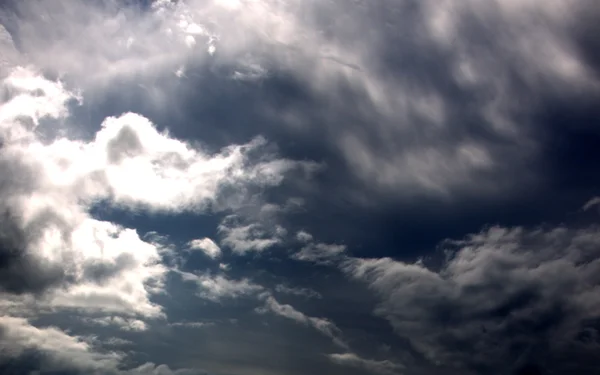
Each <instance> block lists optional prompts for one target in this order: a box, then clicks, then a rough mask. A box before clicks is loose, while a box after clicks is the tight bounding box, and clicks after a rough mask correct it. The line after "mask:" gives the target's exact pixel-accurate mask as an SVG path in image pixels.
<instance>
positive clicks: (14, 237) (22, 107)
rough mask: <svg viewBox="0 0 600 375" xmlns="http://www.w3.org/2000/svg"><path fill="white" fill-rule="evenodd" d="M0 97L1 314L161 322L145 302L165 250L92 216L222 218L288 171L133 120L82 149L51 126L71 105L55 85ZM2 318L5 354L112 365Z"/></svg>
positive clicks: (280, 164)
mask: <svg viewBox="0 0 600 375" xmlns="http://www.w3.org/2000/svg"><path fill="white" fill-rule="evenodd" d="M1 88H2V94H3V101H2V103H1V104H0V174H1V175H2V176H10V178H3V179H2V180H1V182H0V202H1V203H0V221H1V225H0V228H1V229H0V270H1V271H2V272H1V276H0V289H1V290H2V292H3V293H5V294H4V296H5V297H6V299H7V300H10V301H13V302H11V303H13V305H11V306H8V307H9V308H10V310H4V311H15V312H17V313H18V314H25V315H27V314H30V313H32V312H35V311H38V310H39V309H41V310H40V311H45V310H48V309H49V310H56V309H75V310H78V311H84V312H93V313H96V314H97V313H102V314H108V316H106V317H103V318H93V319H91V320H90V319H88V320H87V322H88V323H92V324H96V325H101V326H109V325H115V326H117V327H120V328H121V329H123V330H129V331H143V330H145V329H146V328H147V325H146V323H145V322H144V321H142V320H139V319H134V318H127V317H123V316H139V317H143V318H159V317H162V316H164V311H163V307H162V306H161V305H159V304H157V303H155V302H153V300H152V296H153V295H155V294H156V293H162V292H163V291H164V280H165V275H166V273H167V271H168V268H167V267H166V266H165V265H164V264H163V263H162V261H163V256H164V255H165V254H166V253H169V252H170V251H171V249H170V248H163V244H162V242H161V241H160V238H159V237H157V236H154V237H156V241H154V240H152V238H154V237H152V236H151V239H142V238H141V237H140V236H139V234H138V233H137V232H136V230H134V229H129V228H124V227H122V226H120V225H117V224H115V223H113V222H110V221H104V220H101V219H98V218H95V217H94V216H92V214H90V210H91V209H92V208H93V207H95V206H103V205H107V206H117V207H121V208H124V209H130V210H145V211H146V212H155V211H160V212H168V213H173V212H185V211H190V212H198V211H202V210H207V209H213V210H218V209H225V208H227V207H229V206H228V203H227V202H231V201H235V202H241V201H243V199H244V196H245V195H246V194H247V192H248V190H247V189H246V187H249V186H257V187H260V186H262V187H265V186H274V185H277V184H279V183H280V182H281V180H282V174H284V173H285V172H286V171H287V170H290V169H292V168H295V167H296V164H295V163H294V162H292V161H288V160H282V159H276V158H274V157H273V156H271V155H269V154H262V155H259V154H260V153H257V152H258V151H259V149H260V148H261V147H263V146H264V145H265V141H264V140H263V139H260V138H257V139H255V140H253V141H251V142H250V143H248V144H246V145H240V146H231V147H227V148H225V149H223V150H221V152H220V153H217V154H214V155H209V154H206V153H204V152H203V151H202V150H200V149H198V148H194V147H192V146H191V145H189V144H187V143H186V142H182V141H179V140H176V139H174V138H171V137H170V136H169V135H168V134H167V133H166V132H159V131H158V130H157V129H156V128H155V126H154V125H153V124H152V123H151V122H150V121H149V120H148V119H146V118H145V117H143V116H140V115H137V114H134V113H127V114H124V115H122V116H119V117H109V118H107V119H106V120H105V121H104V122H103V123H102V126H101V128H100V129H99V130H98V132H97V133H96V134H95V135H94V136H93V137H92V138H91V139H89V140H82V139H71V138H68V137H66V136H64V135H61V133H60V128H55V127H56V126H60V125H59V122H60V121H63V120H65V119H66V118H68V116H69V106H70V105H71V104H72V103H73V102H76V101H77V100H78V97H77V96H76V95H75V94H74V93H72V92H70V91H68V90H67V89H66V87H65V86H64V84H63V83H61V82H59V81H52V80H49V79H47V78H44V77H43V76H42V75H40V74H39V73H37V72H36V71H34V70H31V69H29V68H16V69H15V70H14V72H13V73H11V74H10V75H9V76H7V77H6V78H5V79H4V80H3V81H2V87H1ZM43 127H46V128H51V129H52V132H50V133H51V135H50V136H49V137H46V136H42V133H41V132H40V131H39V129H41V128H43ZM249 153H252V155H253V156H252V157H250V156H249ZM257 155H258V156H257ZM225 191H227V193H224V192H225ZM236 194H238V197H237V198H236V199H234V200H231V201H230V200H229V198H230V197H231V195H236ZM192 246H193V247H202V248H203V250H204V251H206V252H207V253H208V254H209V255H210V256H212V257H216V256H218V253H219V248H218V246H217V245H216V244H214V242H212V241H210V240H208V239H204V240H200V241H199V242H198V241H196V242H193V243H192ZM198 283H199V285H202V286H203V287H204V288H205V289H206V292H202V293H205V295H206V296H207V298H210V299H216V298H220V297H221V296H236V295H238V294H240V293H250V292H251V291H259V290H260V288H259V287H257V286H254V285H252V284H250V283H248V282H245V283H244V282H239V283H235V282H231V281H228V280H226V279H224V278H222V277H217V278H216V279H214V280H213V279H209V278H203V279H198ZM31 294H34V295H36V299H37V300H36V301H35V302H32V300H30V298H29V296H30V295H31ZM19 301H20V302H19ZM19 306H20V307H19ZM31 309H33V310H31ZM112 314H116V315H112ZM5 319H7V322H8V323H6V326H12V325H14V326H15V327H13V328H12V329H9V330H8V331H7V333H6V335H8V336H10V337H8V336H6V337H5V338H3V340H2V341H7V340H8V341H11V340H12V341H14V342H16V343H17V344H19V345H17V346H15V348H17V349H18V350H17V349H15V350H14V351H10V353H9V355H15V356H20V355H21V354H22V353H23V351H27V350H30V349H31V350H38V351H41V352H44V353H46V352H48V353H50V354H48V355H49V358H51V360H52V361H59V362H61V363H62V361H64V359H61V358H63V357H61V356H70V355H71V354H70V352H69V350H71V349H69V348H73V350H75V351H78V353H75V354H76V355H79V354H81V356H82V359H81V361H83V362H85V363H83V364H82V365H81V366H79V364H76V366H75V367H77V368H80V367H82V366H84V365H85V367H86V368H89V369H91V370H90V371H100V370H99V368H100V367H102V366H104V365H105V364H106V363H105V362H106V361H108V360H111V361H113V362H114V361H118V360H119V358H120V357H119V356H108V357H106V358H105V357H103V356H99V357H98V358H99V359H98V361H99V362H98V366H100V367H98V368H96V367H94V366H96V364H95V363H96V362H97V361H96V359H97V357H96V355H95V354H93V353H92V354H90V353H91V352H90V351H88V349H87V347H85V346H83V344H81V343H79V342H78V341H77V340H76V339H73V338H71V337H70V336H64V337H63V336H61V335H62V333H60V332H59V331H56V330H53V329H49V330H46V329H38V328H35V327H34V326H31V325H29V324H28V323H27V322H26V321H25V320H22V319H21V318H12V317H8V316H7V317H5ZM20 319H21V320H20ZM84 320H85V319H84ZM19 327H20V328H19ZM21 328H22V329H21ZM27 332H30V333H31V334H35V335H38V336H40V337H41V336H42V335H46V334H49V335H51V338H55V337H58V338H60V339H62V338H64V339H65V340H67V342H68V345H67V346H66V347H64V349H65V350H64V351H61V349H59V348H61V347H60V346H56V347H55V348H56V349H54V348H53V347H54V344H53V343H52V342H50V341H48V340H46V339H44V340H41V344H39V345H38V344H37V343H36V344H35V345H34V346H30V344H29V341H27V340H26V339H25V338H26V337H27V335H28V333H27ZM59 336H60V337H59ZM32 345H33V344H32ZM36 345H37V346H36ZM53 350H54V351H53ZM79 352H81V353H79ZM75 354H74V355H75ZM65 358H66V357H65ZM52 363H54V362H52ZM111 366H112V365H111ZM115 371H116V370H115ZM140 371H141V370H140ZM144 371H146V370H144ZM153 371H154V370H153ZM156 371H158V372H157V373H161V374H162V373H165V371H164V370H156ZM169 371H170V370H169ZM101 372H102V371H101ZM140 373H146V372H140Z"/></svg>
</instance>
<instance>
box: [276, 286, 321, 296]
mask: <svg viewBox="0 0 600 375" xmlns="http://www.w3.org/2000/svg"><path fill="white" fill-rule="evenodd" d="M275 291H277V292H279V293H284V294H292V295H296V296H302V297H306V298H323V297H322V296H321V294H320V293H319V292H316V291H314V290H312V289H308V288H291V287H289V286H286V285H283V284H278V285H276V286H275Z"/></svg>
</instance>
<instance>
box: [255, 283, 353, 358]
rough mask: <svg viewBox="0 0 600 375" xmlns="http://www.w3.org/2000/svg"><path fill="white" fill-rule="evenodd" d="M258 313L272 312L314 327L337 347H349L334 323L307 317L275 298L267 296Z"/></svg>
mask: <svg viewBox="0 0 600 375" xmlns="http://www.w3.org/2000/svg"><path fill="white" fill-rule="evenodd" d="M256 311H257V312H259V313H266V312H271V313H273V314H276V315H279V316H282V317H284V318H287V319H290V320H293V321H295V322H297V323H300V324H304V325H306V326H309V327H312V328H314V329H316V330H317V331H319V332H321V333H322V334H323V335H325V336H327V337H329V338H331V339H332V340H333V342H334V343H335V344H336V345H338V346H340V347H342V348H347V347H348V345H347V344H346V342H345V341H344V340H343V339H342V338H341V331H340V329H339V328H338V327H337V326H336V325H335V324H334V323H333V322H331V321H329V320H327V319H324V318H316V317H311V316H307V315H305V314H304V313H302V312H300V311H298V310H296V309H295V308H294V307H293V306H291V305H287V304H281V303H279V302H278V301H277V300H276V299H275V298H273V296H269V295H267V296H265V305H264V307H260V308H258V309H256Z"/></svg>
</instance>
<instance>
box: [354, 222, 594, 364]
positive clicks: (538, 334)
mask: <svg viewBox="0 0 600 375" xmlns="http://www.w3.org/2000/svg"><path fill="white" fill-rule="evenodd" d="M599 241H600V236H598V227H597V226H591V227H587V228H581V229H576V228H568V227H557V228H550V229H543V228H539V229H533V230H528V229H525V228H520V227H516V228H501V227H492V228H489V229H487V230H484V231H483V232H481V233H478V234H474V235H471V236H468V237H467V238H465V239H464V240H461V241H449V242H447V243H446V244H445V247H446V249H448V251H449V253H448V254H449V258H448V260H447V261H446V263H445V264H444V265H443V267H442V268H441V269H439V270H437V271H436V270H432V269H428V268H426V267H425V266H423V265H422V264H420V263H415V264H407V263H402V262H398V261H394V260H392V259H389V258H384V259H363V260H359V259H354V260H349V261H348V262H347V263H346V265H345V268H344V269H345V271H346V272H348V273H349V274H350V275H352V277H354V278H356V279H359V280H364V281H365V282H367V283H368V284H369V285H370V287H371V288H372V289H373V290H374V291H375V292H377V293H378V294H379V296H380V298H381V303H380V304H379V306H378V307H377V309H376V313H377V315H379V316H382V317H384V318H386V319H387V320H388V321H389V322H390V323H391V325H392V326H393V327H394V330H395V332H396V334H398V335H400V336H401V337H403V338H405V339H407V340H409V341H410V343H411V344H412V345H413V346H414V347H415V348H416V349H417V350H418V351H419V352H420V353H421V354H422V355H423V356H424V357H425V358H427V359H428V360H429V361H430V363H431V364H436V365H438V366H442V367H448V368H458V369H462V370H463V371H468V372H472V373H479V372H481V371H483V372H486V373H493V374H496V373H498V374H502V373H506V371H516V369H517V368H519V367H520V366H523V365H524V364H527V363H534V364H535V363H538V364H541V363H544V364H545V365H544V367H548V369H554V371H558V372H565V371H567V372H568V371H576V372H577V373H582V374H583V373H592V372H590V371H591V368H592V367H593V366H595V365H596V364H597V362H596V360H594V358H595V357H594V356H595V355H597V351H598V347H597V345H598V344H597V342H594V340H593V339H592V340H589V339H584V337H590V336H589V335H590V334H592V336H594V335H596V334H597V332H598V329H599V328H600V327H599V326H598V324H597V322H598V319H599V318H600V316H598V308H599V306H600V299H599V298H598V295H599V294H598V291H599V290H600V279H599V278H598V271H599V270H600V268H599V267H600V252H599V250H598V249H600V246H599V244H600V242H599ZM594 353H596V354H594ZM573 369H577V370H573ZM548 371H550V370H548Z"/></svg>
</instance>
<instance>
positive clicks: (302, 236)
mask: <svg viewBox="0 0 600 375" xmlns="http://www.w3.org/2000/svg"><path fill="white" fill-rule="evenodd" d="M296 239H297V240H298V241H300V242H311V241H312V239H313V236H312V234H310V233H308V232H306V231H303V230H301V231H299V232H298V233H296Z"/></svg>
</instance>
